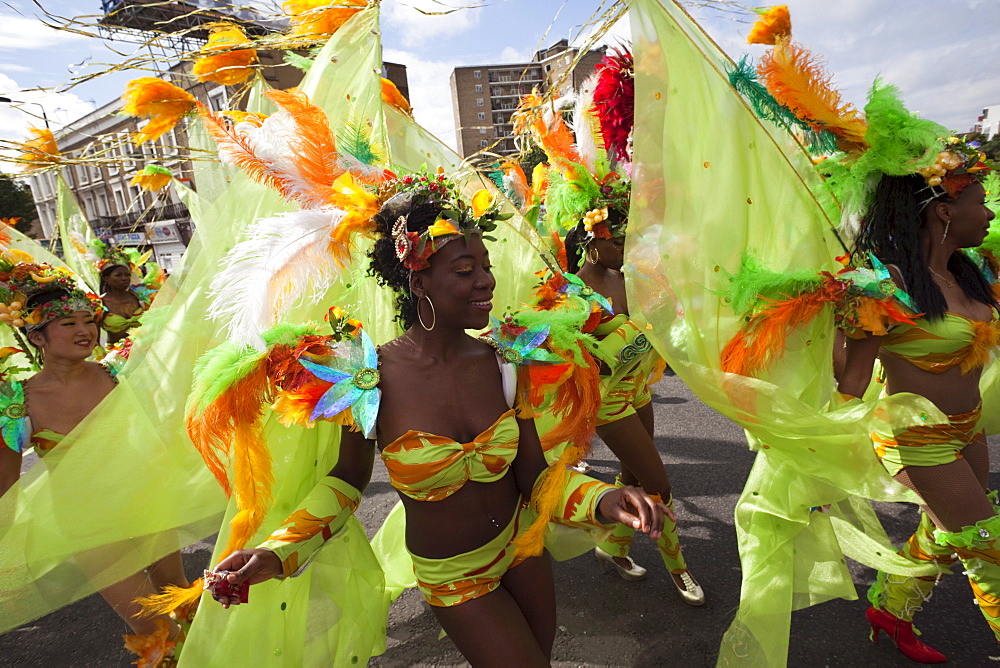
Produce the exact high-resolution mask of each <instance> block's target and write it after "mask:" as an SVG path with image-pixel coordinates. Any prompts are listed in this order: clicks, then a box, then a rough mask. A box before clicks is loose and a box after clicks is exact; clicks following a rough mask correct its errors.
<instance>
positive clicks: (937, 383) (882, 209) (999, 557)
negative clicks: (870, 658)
mask: <svg viewBox="0 0 1000 668" xmlns="http://www.w3.org/2000/svg"><path fill="white" fill-rule="evenodd" d="M947 146H948V148H945V146H942V147H941V148H942V149H944V150H942V151H941V153H940V154H939V157H938V159H937V161H936V163H935V165H934V168H935V171H934V172H930V173H929V174H931V175H929V176H927V177H924V176H921V175H920V174H913V175H905V176H890V175H884V176H882V178H881V180H880V182H879V184H878V186H877V187H876V189H875V192H874V194H873V196H872V198H871V201H870V204H869V206H868V210H867V212H866V214H865V216H864V218H863V219H862V222H861V231H860V234H859V236H858V238H857V240H856V242H855V253H856V254H859V255H861V256H862V257H864V256H865V255H867V254H869V253H870V254H872V255H874V256H875V257H877V258H878V259H879V260H880V261H881V262H883V263H884V264H885V265H886V267H887V268H888V270H889V272H890V273H891V275H892V280H893V281H894V282H895V284H896V286H897V287H898V288H899V289H901V290H903V291H905V292H906V293H907V294H908V295H909V297H910V298H912V301H913V306H914V307H915V311H916V313H915V314H914V315H913V316H912V322H906V323H898V324H896V325H895V326H894V327H891V328H888V331H886V332H884V333H883V332H879V333H873V332H871V331H864V330H861V331H858V332H857V333H856V334H851V335H850V338H848V340H847V350H846V361H845V365H844V368H843V370H842V372H841V374H840V378H839V389H840V391H841V392H842V393H844V394H845V395H850V396H853V397H860V396H863V395H864V394H865V391H866V389H867V387H868V384H869V382H870V381H871V377H872V367H873V365H874V363H875V360H876V358H878V360H879V361H880V362H881V364H882V368H883V369H884V376H885V382H886V387H885V392H886V394H888V395H895V394H898V393H904V392H910V393H914V394H918V395H920V396H922V397H926V398H927V399H928V400H930V401H931V402H933V404H934V405H935V406H936V407H937V408H939V409H940V410H941V412H942V413H944V414H945V415H946V416H947V421H946V422H944V423H940V424H924V425H920V426H917V427H909V428H904V427H899V428H892V427H891V426H890V427H888V428H883V429H880V430H876V431H875V433H873V439H874V444H875V452H876V454H877V455H878V457H879V459H880V460H881V461H882V464H883V465H884V466H885V467H886V469H887V470H888V471H889V473H890V474H891V475H893V477H895V478H896V480H898V481H899V482H901V483H903V484H904V485H906V486H907V487H909V488H910V489H912V490H913V491H915V492H917V493H918V494H919V495H920V498H921V499H922V500H923V505H922V506H921V508H922V512H921V519H920V525H919V526H918V528H917V531H916V532H915V533H914V534H913V536H912V537H911V538H910V539H909V541H908V542H907V544H906V545H905V546H904V547H903V549H901V550H900V554H901V555H902V556H904V557H905V558H907V559H911V560H913V561H914V562H915V563H920V562H921V561H923V562H927V561H932V562H936V563H939V564H942V565H946V566H950V565H952V564H954V563H955V561H956V560H957V559H961V561H962V564H963V566H964V568H965V571H966V573H967V574H968V577H969V582H970V584H971V585H972V590H973V592H974V593H975V596H976V601H977V603H978V604H979V609H980V611H981V612H982V614H983V616H984V617H985V618H986V621H987V623H988V624H989V626H990V627H991V628H992V629H993V631H994V632H995V633H996V634H997V636H998V637H1000V606H998V604H1000V549H998V546H997V540H998V537H1000V517H998V516H997V515H998V514H997V509H996V506H995V503H996V497H995V492H990V490H989V471H990V467H989V451H988V450H987V447H986V435H985V433H984V432H983V431H982V430H981V427H979V422H980V416H981V414H982V410H983V403H982V397H981V395H980V389H979V384H980V379H981V377H982V372H983V367H984V365H985V364H986V362H987V361H988V360H989V355H990V353H991V352H992V351H993V350H994V349H995V347H996V346H997V344H998V343H1000V305H998V303H997V297H996V294H997V292H996V290H995V286H996V282H995V281H996V275H995V272H996V269H997V267H996V264H995V260H994V259H993V258H992V257H990V258H989V259H988V260H987V258H985V257H980V256H978V255H977V256H974V257H975V259H973V257H970V256H969V255H967V254H966V253H965V252H964V251H963V249H968V248H976V247H978V246H980V245H981V244H982V243H983V240H984V239H985V238H986V235H987V232H988V231H989V224H990V221H991V220H992V219H993V218H994V214H993V212H992V211H991V210H990V209H988V208H987V207H986V204H985V190H984V187H983V185H982V184H981V183H980V182H979V179H980V178H981V177H982V175H984V174H986V173H987V171H988V169H985V168H984V166H980V168H979V169H977V168H976V165H977V163H980V154H979V152H978V151H976V150H974V149H971V150H970V149H969V148H968V147H961V148H958V147H955V146H953V145H947ZM970 170H972V171H970ZM938 172H940V175H939V174H938ZM984 269H985V274H986V275H985V276H984V271H983V270H984ZM956 555H957V557H956ZM937 579H938V578H936V577H933V576H930V577H913V576H907V575H894V574H891V573H885V572H881V571H880V572H879V574H878V578H877V580H876V583H875V584H874V585H873V586H872V588H871V590H870V591H869V599H870V600H871V603H872V607H870V608H869V609H868V612H867V616H868V621H869V622H870V623H871V626H872V640H877V639H878V634H879V632H880V631H885V632H886V633H887V634H888V635H889V636H890V637H892V638H893V639H894V640H895V641H896V645H897V647H898V648H899V650H900V651H901V652H902V653H903V654H905V655H906V656H907V657H908V658H910V659H912V660H914V661H918V662H920V663H938V662H941V661H944V660H945V657H944V655H942V654H941V653H940V652H937V651H936V650H934V649H932V648H931V647H929V646H928V645H927V644H925V643H923V642H921V641H920V640H919V639H917V638H916V636H915V635H914V632H913V629H912V621H913V616H914V614H915V612H916V611H917V610H919V609H920V606H921V604H922V603H923V602H924V601H925V600H926V599H928V598H929V597H930V595H931V590H932V589H933V587H934V584H935V583H936V582H937Z"/></svg>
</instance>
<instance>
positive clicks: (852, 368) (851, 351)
mask: <svg viewBox="0 0 1000 668" xmlns="http://www.w3.org/2000/svg"><path fill="white" fill-rule="evenodd" d="M881 346H882V337H881V336H873V335H871V334H866V336H865V337H864V338H860V339H852V338H848V339H847V347H846V350H845V356H844V362H843V366H842V369H841V371H840V374H839V375H838V377H837V389H838V390H839V391H840V392H841V393H842V394H847V395H850V396H852V397H863V396H864V394H865V390H867V389H868V385H869V384H870V383H871V381H872V369H874V368H875V358H876V357H877V356H878V351H879V348H880V347H881Z"/></svg>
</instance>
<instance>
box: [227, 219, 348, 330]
mask: <svg viewBox="0 0 1000 668" xmlns="http://www.w3.org/2000/svg"><path fill="white" fill-rule="evenodd" d="M346 216H347V212H346V211H344V210H342V209H337V208H333V207H323V208H319V209H304V210H301V211H293V212H291V213H283V214H279V215H277V216H274V217H272V218H262V219H260V220H258V221H256V222H255V223H253V225H252V227H251V229H250V230H248V235H247V238H246V239H245V240H244V241H241V242H240V243H238V244H237V245H236V246H235V247H234V248H233V249H232V250H231V251H230V252H229V254H228V255H227V256H226V257H225V259H224V260H223V266H224V267H225V268H224V269H223V270H222V271H221V272H220V273H219V274H218V275H216V277H215V278H214V279H213V280H212V285H211V293H210V296H211V299H212V304H211V306H210V307H209V310H208V315H209V316H210V317H211V318H214V319H216V320H224V321H227V322H228V330H229V337H228V338H229V339H231V340H232V341H235V342H237V343H244V344H248V345H251V346H254V347H255V348H258V349H262V348H263V347H264V340H263V338H261V333H263V332H264V331H266V330H268V329H270V328H271V327H273V326H274V325H275V324H277V323H278V321H279V320H280V319H281V318H282V316H283V315H284V314H285V313H287V312H288V310H289V309H291V308H292V307H293V306H295V305H296V304H298V303H301V302H303V301H307V300H313V301H315V300H317V299H319V298H320V297H322V294H323V291H324V290H325V288H326V285H327V283H329V281H330V280H332V279H333V277H334V276H335V275H336V273H337V270H338V266H337V264H336V263H335V262H334V260H333V256H332V255H331V254H330V250H329V244H330V234H331V232H332V231H333V230H334V229H335V228H336V226H337V225H338V224H340V222H341V221H342V220H343V219H344V218H345V217H346Z"/></svg>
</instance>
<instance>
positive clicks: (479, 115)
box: [476, 111, 486, 121]
mask: <svg viewBox="0 0 1000 668" xmlns="http://www.w3.org/2000/svg"><path fill="white" fill-rule="evenodd" d="M476 116H477V117H478V118H479V120H481V121H485V120H486V112H485V111H480V112H479V113H478V114H476Z"/></svg>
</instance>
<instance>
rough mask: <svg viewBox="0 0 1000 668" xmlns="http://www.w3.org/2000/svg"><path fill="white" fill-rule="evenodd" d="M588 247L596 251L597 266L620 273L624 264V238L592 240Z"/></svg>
mask: <svg viewBox="0 0 1000 668" xmlns="http://www.w3.org/2000/svg"><path fill="white" fill-rule="evenodd" d="M590 246H591V247H592V248H596V249H597V264H599V265H601V266H603V267H606V268H608V269H614V270H615V271H621V269H622V264H623V263H624V262H625V237H613V238H611V239H592V240H591V242H590ZM588 250H589V249H588Z"/></svg>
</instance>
